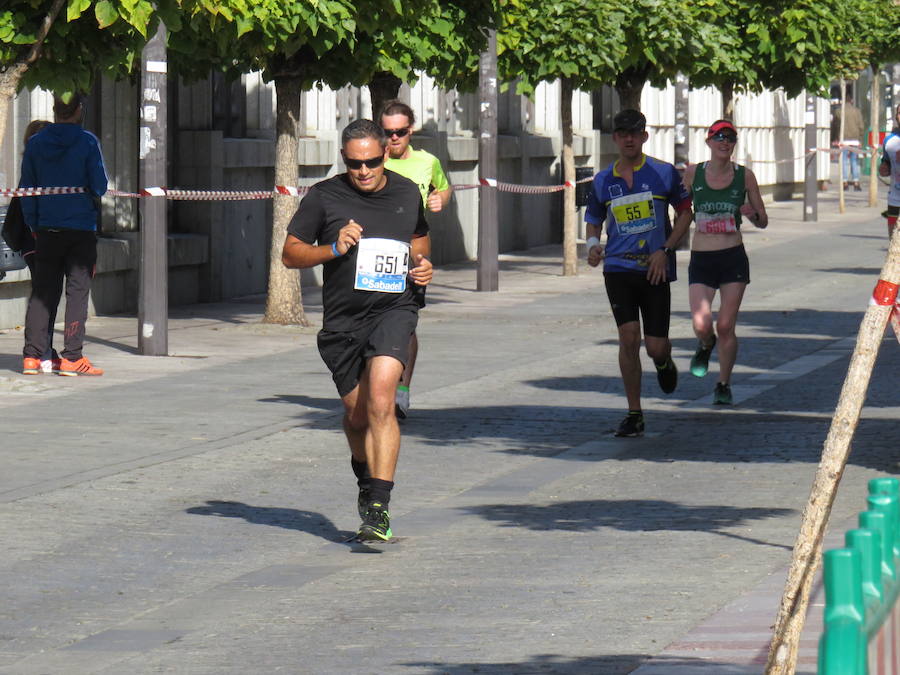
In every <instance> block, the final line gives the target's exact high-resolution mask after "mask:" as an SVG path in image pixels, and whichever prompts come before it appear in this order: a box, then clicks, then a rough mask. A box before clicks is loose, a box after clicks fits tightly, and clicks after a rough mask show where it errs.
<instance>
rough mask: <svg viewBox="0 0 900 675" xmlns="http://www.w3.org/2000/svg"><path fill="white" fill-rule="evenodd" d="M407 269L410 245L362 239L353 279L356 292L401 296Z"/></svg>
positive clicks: (404, 286)
mask: <svg viewBox="0 0 900 675" xmlns="http://www.w3.org/2000/svg"><path fill="white" fill-rule="evenodd" d="M408 269H409V244H407V243H405V242H402V241H396V240H394V239H378V238H372V239H369V238H367V237H363V238H362V239H360V240H359V248H358V250H357V254H356V279H355V281H354V283H353V288H355V289H356V290H359V291H376V292H379V293H402V292H403V291H405V290H406V273H407V271H408Z"/></svg>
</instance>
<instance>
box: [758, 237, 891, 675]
mask: <svg viewBox="0 0 900 675" xmlns="http://www.w3.org/2000/svg"><path fill="white" fill-rule="evenodd" d="M898 285H900V227H898V228H895V230H894V236H893V238H892V239H891V245H890V248H889V250H888V256H887V260H886V261H885V263H884V267H883V268H882V270H881V277H880V280H879V282H878V285H877V286H876V288H875V293H874V294H873V303H872V304H870V305H869V308H868V309H867V310H866V314H865V316H864V317H863V320H862V324H861V325H860V327H859V335H858V337H857V339H856V349H855V350H854V352H853V358H852V359H851V360H850V367H849V369H848V370H847V377H846V378H845V379H844V386H843V388H842V389H841V396H840V399H839V400H838V404H837V408H836V409H835V413H834V418H833V419H832V422H831V428H830V429H829V431H828V437H827V438H826V439H825V446H824V449H823V451H822V459H821V460H820V462H819V468H818V470H817V471H816V477H815V480H814V481H813V486H812V490H811V492H810V495H809V501H808V502H807V504H806V508H804V510H803V519H802V522H801V524H800V533H799V534H798V535H797V541H796V543H795V544H794V555H793V559H792V560H791V566H790V569H789V571H788V578H787V583H786V584H785V588H784V595H782V597H781V608H780V609H779V612H778V618H777V619H776V621H775V630H774V633H773V636H772V644H771V645H770V646H769V657H768V661H767V662H766V671H765V672H766V675H791V674H792V673H793V672H794V671H795V669H796V666H797V653H798V647H799V643H800V631H801V630H802V629H803V621H804V620H805V618H806V609H807V606H808V604H809V592H810V588H811V587H812V582H813V578H814V577H815V574H816V569H817V568H818V565H819V560H820V557H821V553H822V538H823V536H824V534H825V526H826V525H827V524H828V516H829V515H830V513H831V506H832V504H833V503H834V498H835V495H836V494H837V488H838V484H839V483H840V481H841V476H842V475H843V473H844V468H845V467H846V466H847V458H848V456H849V455H850V442H851V441H852V439H853V432H854V430H855V429H856V425H857V424H858V423H859V414H860V411H861V410H862V406H863V402H864V401H865V397H866V389H867V388H868V386H869V379H870V378H871V376H872V368H873V366H874V365H875V357H876V356H877V355H878V348H879V346H880V345H881V342H882V341H883V339H884V334H885V328H886V327H887V324H888V321H889V320H890V318H891V313H892V312H893V311H894V305H895V303H896V302H897V286H898Z"/></svg>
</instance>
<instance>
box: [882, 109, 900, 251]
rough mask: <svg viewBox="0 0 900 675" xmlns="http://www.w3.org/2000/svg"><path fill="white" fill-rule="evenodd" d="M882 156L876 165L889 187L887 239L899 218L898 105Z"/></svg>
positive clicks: (899, 140)
mask: <svg viewBox="0 0 900 675" xmlns="http://www.w3.org/2000/svg"><path fill="white" fill-rule="evenodd" d="M882 150H883V152H884V154H883V155H882V157H881V164H879V165H878V173H879V174H881V175H882V176H889V177H890V180H891V187H890V189H889V191H888V198H887V211H885V212H884V216H885V218H887V228H888V239H890V238H891V237H893V236H894V227H896V225H897V216H900V105H898V106H897V109H896V110H894V128H893V129H892V130H891V133H890V134H888V135H887V136H886V137H885V139H884V144H883V145H882Z"/></svg>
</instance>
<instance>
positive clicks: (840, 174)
mask: <svg viewBox="0 0 900 675" xmlns="http://www.w3.org/2000/svg"><path fill="white" fill-rule="evenodd" d="M846 112H847V82H846V81H845V80H844V78H843V77H842V78H841V124H840V129H839V130H838V148H839V149H840V151H841V154H839V155H838V190H839V192H838V211H840V212H841V213H845V212H846V211H847V204H846V203H845V202H844V120H845V118H846V115H845V114H844V113H846Z"/></svg>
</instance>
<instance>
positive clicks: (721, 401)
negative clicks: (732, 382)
mask: <svg viewBox="0 0 900 675" xmlns="http://www.w3.org/2000/svg"><path fill="white" fill-rule="evenodd" d="M731 403H732V400H731V387H729V386H728V385H727V384H725V383H724V382H719V383H718V384H717V385H716V390H715V391H714V392H713V404H714V405H731Z"/></svg>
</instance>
